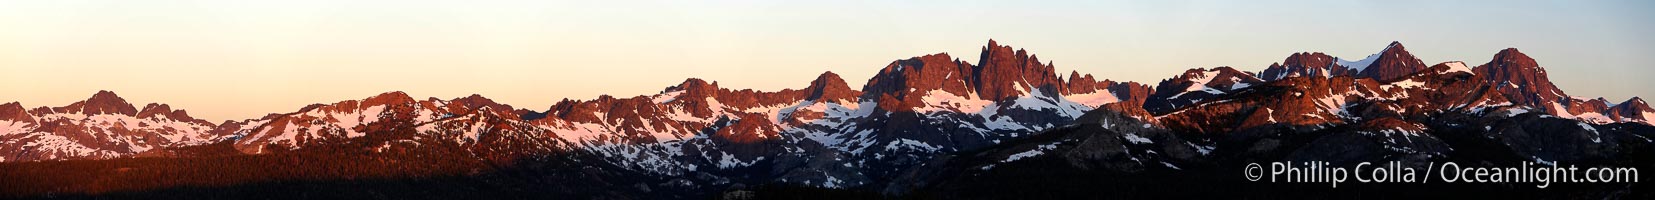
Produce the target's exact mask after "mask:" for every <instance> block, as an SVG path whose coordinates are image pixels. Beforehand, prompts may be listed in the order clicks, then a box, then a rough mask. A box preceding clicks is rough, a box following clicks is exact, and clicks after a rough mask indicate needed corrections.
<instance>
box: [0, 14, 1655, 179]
mask: <svg viewBox="0 0 1655 200" xmlns="http://www.w3.org/2000/svg"><path fill="white" fill-rule="evenodd" d="M1098 77H1101V76H1094V75H1092V74H1082V73H1079V72H1076V71H1071V72H1069V73H1067V74H1064V73H1061V72H1060V71H1058V70H1057V69H1056V67H1055V66H1054V65H1053V64H1052V63H1051V62H1049V61H1047V62H1042V61H1041V60H1040V59H1039V58H1038V56H1036V55H1034V54H1032V53H1029V52H1027V51H1025V50H1023V49H1015V48H1013V47H1010V46H1006V45H1001V44H999V43H998V42H996V41H994V40H990V41H988V44H987V45H985V46H983V48H982V50H981V53H980V54H979V56H978V59H977V60H976V62H975V64H974V63H973V62H967V61H962V60H961V59H960V58H956V57H953V56H951V55H949V54H947V53H938V54H931V55H923V56H918V57H912V58H907V59H899V60H895V61H892V62H890V63H889V64H887V65H885V66H884V67H883V68H881V69H880V70H879V71H878V72H877V73H876V74H875V75H874V76H873V77H871V78H868V79H867V81H866V83H865V84H864V86H863V87H862V88H860V89H854V88H851V87H849V86H848V85H847V84H846V82H845V80H844V79H843V78H841V77H840V76H839V75H838V74H835V73H833V72H824V73H822V74H821V75H820V76H818V77H817V78H816V79H815V80H811V81H809V83H808V84H800V85H801V86H803V87H802V88H801V89H784V90H780V91H756V90H751V89H733V88H725V87H722V86H720V85H719V84H718V82H716V81H711V82H710V81H707V80H701V79H695V78H690V79H687V80H685V81H683V82H682V83H680V84H678V85H673V86H668V87H666V88H664V89H663V90H662V91H661V92H659V93H655V94H645V95H638V96H631V97H615V96H609V95H604V96H599V97H597V98H595V99H589V100H571V99H563V100H561V101H557V103H555V104H553V105H552V106H551V107H549V108H544V109H538V110H536V109H526V108H516V107H513V106H511V105H507V104H501V103H498V102H495V101H493V100H490V99H488V98H486V97H483V96H480V95H471V96H466V97H459V98H452V99H439V98H426V99H416V98H414V97H410V96H408V95H407V94H405V93H402V92H387V93H382V94H378V95H373V96H369V97H366V98H362V99H359V100H343V101H338V102H331V103H317V104H312V105H309V106H305V107H303V108H298V109H296V110H293V111H288V112H285V113H272V114H269V115H266V116H264V117H262V118H257V119H245V120H231V121H223V122H217V123H214V122H210V121H206V120H201V119H196V118H193V117H191V116H190V115H189V114H188V112H186V111H184V110H175V109H173V108H171V107H170V106H168V105H166V104H159V103H150V104H147V105H145V106H143V107H142V108H141V109H140V108H138V107H136V106H133V105H132V104H131V103H129V102H127V101H126V100H124V99H122V98H121V97H119V96H118V95H116V94H115V93H114V92H109V91H100V92H98V93H96V94H94V95H92V97H91V98H88V99H87V100H84V101H80V102H75V103H71V104H69V105H66V106H61V107H45V106H42V107H36V108H27V107H24V106H23V105H22V104H21V103H18V102H12V103H7V104H3V105H0V141H3V142H0V163H4V164H0V168H3V169H8V170H0V171H4V172H0V179H6V180H37V181H35V182H33V183H35V184H38V185H29V186H27V187H8V188H6V189H0V193H3V194H13V195H9V196H24V197H28V196H35V195H42V194H66V193H67V194H93V195H96V194H105V193H107V192H133V191H149V190H158V189H160V190H165V189H167V188H178V187H183V186H191V187H200V186H202V185H207V186H218V187H240V186H238V185H245V184H255V183H268V182H273V181H275V180H286V179H281V178H280V177H281V176H299V177H312V178H306V179H303V180H307V181H318V180H354V179H357V178H363V179H368V178H381V179H384V178H398V179H399V180H400V179H402V178H416V179H418V178H421V177H489V178H482V179H483V180H496V179H511V180H519V178H521V179H524V180H522V181H521V182H512V183H513V184H509V185H512V186H520V187H525V188H544V187H562V186H569V187H571V188H578V187H575V186H570V185H593V184H592V182H601V183H599V184H595V185H597V186H591V187H596V188H591V189H579V190H576V189H566V190H548V191H555V192H548V193H553V194H555V195H575V196H584V197H612V198H687V197H702V196H711V195H738V196H739V195H748V194H749V193H742V192H745V191H750V190H754V188H763V187H760V186H767V185H783V184H785V185H797V186H801V187H808V188H827V189H834V190H847V191H868V192H877V193H880V194H884V195H914V194H919V195H937V196H942V197H967V198H969V197H987V196H969V195H971V194H977V193H983V192H984V191H991V190H983V189H986V188H993V187H1001V186H1003V185H1005V184H1010V183H1019V182H1020V181H1017V180H1010V179H1011V178H1007V177H1003V176H999V175H996V174H1006V173H1012V172H1016V174H1023V175H1026V173H1028V172H1026V171H1028V170H1030V169H1062V170H1054V171H1064V172H1069V171H1073V172H1076V173H1082V174H1084V173H1095V172H1107V174H1111V175H1110V177H1112V178H1121V177H1117V176H1118V175H1119V174H1156V173H1161V174H1162V175H1161V176H1174V175H1165V174H1169V172H1179V171H1200V170H1213V171H1222V170H1228V169H1229V168H1226V167H1229V166H1233V165H1234V164H1236V163H1238V162H1240V161H1252V160H1271V159H1298V160H1306V159H1309V160H1325V161H1329V162H1333V163H1337V164H1354V163H1355V162H1361V161H1391V160H1395V161H1405V162H1406V163H1413V164H1417V163H1422V162H1430V161H1442V160H1455V161H1479V162H1484V163H1503V162H1509V161H1532V162H1544V163H1558V162H1568V163H1601V164H1606V165H1611V164H1627V163H1639V162H1641V161H1639V160H1643V159H1642V158H1638V155H1643V154H1641V152H1644V151H1647V150H1655V149H1651V146H1649V143H1650V139H1649V138H1650V137H1655V128H1652V126H1651V125H1652V124H1655V121H1652V120H1655V109H1652V108H1651V107H1650V106H1649V105H1648V104H1647V103H1646V102H1645V101H1644V100H1642V99H1640V98H1637V97H1634V98H1632V99H1628V100H1624V101H1620V102H1611V101H1609V100H1606V99H1603V98H1585V97H1575V96H1569V95H1567V94H1566V93H1564V92H1563V91H1562V90H1561V89H1558V88H1557V87H1556V86H1555V85H1553V84H1552V82H1551V81H1550V80H1549V79H1547V73H1546V70H1545V69H1543V68H1542V67H1541V66H1540V65H1539V64H1537V62H1536V61H1535V60H1534V59H1533V58H1530V57H1529V56H1527V55H1525V54H1523V53H1522V52H1520V51H1518V50H1517V49H1515V48H1511V49H1503V50H1499V51H1498V52H1496V53H1495V54H1494V55H1493V56H1492V58H1491V59H1490V60H1489V61H1487V62H1484V63H1482V64H1477V65H1475V66H1472V65H1468V64H1467V63H1466V62H1462V61H1449V62H1440V63H1436V64H1426V63H1425V62H1423V61H1421V60H1420V59H1419V58H1417V57H1415V56H1414V55H1412V54H1410V53H1409V52H1408V51H1407V49H1406V48H1405V47H1404V46H1403V45H1402V44H1401V43H1398V42H1392V43H1390V44H1389V45H1387V46H1386V47H1385V48H1384V49H1382V50H1380V51H1378V52H1376V53H1374V54H1372V55H1368V56H1366V57H1362V58H1360V59H1346V58H1340V57H1334V56H1331V55H1327V54H1324V53H1320V52H1302V53H1293V54H1291V55H1289V56H1288V57H1287V58H1286V59H1285V60H1283V61H1282V62H1280V63H1273V64H1270V65H1269V66H1268V67H1265V68H1264V69H1263V70H1262V71H1260V72H1257V73H1255V72H1249V71H1244V70H1241V69H1237V68H1233V67H1226V66H1220V67H1213V68H1210V69H1209V68H1198V69H1189V70H1187V71H1185V72H1184V73H1182V74H1177V75H1174V76H1172V77H1171V78H1167V79H1164V80H1161V81H1160V82H1159V83H1155V84H1145V83H1137V82H1130V81H1114V80H1108V79H1103V80H1099V79H1100V78H1098ZM341 155H345V156H341ZM1642 157H1649V156H1642ZM241 158H248V159H253V160H260V161H237V160H236V159H241ZM323 158H326V159H339V158H351V159H350V160H360V161H329V162H316V163H325V164H317V165H321V166H331V165H350V166H381V165H384V166H402V165H406V164H410V163H426V162H434V163H427V164H430V165H444V167H432V168H430V169H425V168H420V169H406V170H404V169H400V168H398V169H395V170H393V169H362V170H364V171H369V172H373V173H365V174H377V173H378V172H383V171H396V172H394V173H392V172H384V173H385V174H383V175H362V176H361V177H357V176H355V175H340V174H334V173H333V172H328V173H321V172H307V171H294V172H284V173H280V174H279V175H269V176H268V177H267V176H260V175H247V176H249V177H242V178H222V179H211V180H195V179H198V178H189V177H191V176H195V175H199V174H197V173H204V172H199V171H212V170H208V169H218V170H248V171H252V172H250V173H258V172H259V171H281V169H275V168H281V166H263V165H247V166H243V165H234V164H224V165H225V166H229V167H225V166H207V165H214V163H219V162H260V163H263V162H278V163H289V164H291V163H304V161H305V160H306V159H323ZM261 159H270V160H279V161H266V160H261ZM154 160H160V161H154ZM166 160H190V161H191V162H182V161H179V162H178V163H198V162H199V164H153V163H149V162H151V161H154V162H164V161H166ZM202 160H207V161H202ZM419 160H424V161H419ZM430 160H438V161H441V162H435V161H430ZM140 161H141V162H140ZM1623 161H1624V162H1623ZM367 162H373V163H379V164H364V163H367ZM60 163H61V164H65V165H68V164H80V165H88V166H91V167H80V168H64V169H59V170H66V169H82V170H83V171H78V172H72V173H94V174H96V173H111V174H116V173H130V171H132V170H137V171H140V172H139V173H154V174H163V175H171V176H161V177H171V178H160V179H168V180H171V181H159V182H160V183H138V182H143V180H146V179H156V177H155V176H123V175H109V176H93V177H83V178H76V179H70V178H63V179H65V180H61V181H38V180H56V179H57V178H54V177H48V176H50V175H52V174H61V173H71V172H65V171H54V169H53V168H54V167H47V166H57V165H58V164H60ZM146 163H147V164H146ZM387 163H388V164H387ZM396 163H403V164H396ZM548 163H553V164H548ZM1643 164H1647V163H1643ZM447 165H453V166H447ZM1628 165H1641V164H1628ZM146 166H167V167H173V168H179V167H182V168H200V170H193V172H192V170H186V171H169V170H161V169H155V168H153V167H146ZM221 168H228V169H221ZM144 170H153V171H154V172H142V171H144ZM88 171H90V172H88ZM348 172H355V171H348ZM503 172H513V173H503ZM554 172H555V173H554ZM571 173H573V174H583V175H570V174H571ZM1189 173H1195V172H1189ZM295 174H297V175H295ZM345 174H350V173H345ZM500 174H509V175H500ZM1170 174H1176V173H1170ZM1214 176H1234V175H1233V174H1227V173H1220V174H1219V175H1214ZM238 177H239V176H238ZM271 177H277V178H271ZM500 177H516V178H500ZM522 177H531V178H522ZM1010 177H1015V176H1010ZM1023 177H1028V176H1023ZM1036 177H1038V176H1036ZM1234 177H1239V176H1234ZM1050 178H1054V179H1063V178H1064V177H1061V176H1053V177H1050ZM115 179H119V180H115ZM431 179H435V180H447V179H438V178H431ZM1123 180H1137V179H1126V178H1123ZM89 182H120V183H131V184H113V185H100V184H89ZM275 182H279V181H275ZM480 182H488V183H494V182H497V181H480ZM1208 182H1212V181H1208ZM1218 182H1222V181H1218ZM1077 187H1078V186H1077ZM1628 188H1629V189H1628V190H1631V189H1630V188H1632V187H1628ZM514 191H516V190H514ZM1643 191H1648V190H1643ZM517 192H519V193H521V192H522V191H517ZM531 193H532V192H531ZM511 194H517V193H511ZM1592 194H1597V193H1592ZM1639 194H1641V193H1639ZM983 195H989V196H993V194H983ZM1641 195H1647V194H1641Z"/></svg>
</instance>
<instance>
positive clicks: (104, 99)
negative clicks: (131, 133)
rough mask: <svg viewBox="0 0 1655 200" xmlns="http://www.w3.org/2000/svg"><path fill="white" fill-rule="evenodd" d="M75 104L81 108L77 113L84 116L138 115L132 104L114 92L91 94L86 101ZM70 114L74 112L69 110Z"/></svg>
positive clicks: (104, 91) (103, 91) (100, 91)
mask: <svg viewBox="0 0 1655 200" xmlns="http://www.w3.org/2000/svg"><path fill="white" fill-rule="evenodd" d="M77 104H80V105H79V106H81V107H80V110H79V111H80V112H81V113H82V114H86V115H95V114H123V115H137V114H138V109H137V108H133V107H132V104H130V103H127V102H126V99H124V98H121V96H120V95H116V94H115V92H111V91H108V90H98V93H96V94H92V97H91V98H87V99H86V101H81V102H78V103H77ZM73 106H74V104H71V107H73ZM70 112H74V110H72V109H71V111H70Z"/></svg>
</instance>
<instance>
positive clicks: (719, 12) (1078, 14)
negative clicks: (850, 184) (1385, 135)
mask: <svg viewBox="0 0 1655 200" xmlns="http://www.w3.org/2000/svg"><path fill="white" fill-rule="evenodd" d="M1651 2H1652V1H1632V0H1628V1H1337V2H1324V1H1305V2H1260V1H1222V2H1219V1H1214V2H1206V1H1201V2H1184V1H1177V2H1162V1H1156V2H1090V1H1087V2H1068V1H1055V2H1029V1H912V2H885V1H863V2H816V1H810V2H804V1H797V2H774V1H754V2H703V1H694V2H681V1H664V2H654V1H646V2H630V1H629V2H618V1H568V2H559V1H551V2H548V1H489V2H481V1H257V2H255V1H118V0H111V1H11V0H0V102H11V101H20V102H22V103H23V105H24V106H26V107H30V108H33V107H39V106H63V105H67V104H69V103H72V102H74V101H79V100H84V99H86V98H87V97H90V96H91V95H92V94H93V93H95V92H96V91H98V90H111V91H115V92H116V93H118V94H120V95H121V96H122V97H125V98H126V99H127V100H128V101H130V102H132V103H133V104H135V105H136V106H140V107H141V106H143V104H145V103H149V102H160V103H167V104H171V105H172V107H173V108H175V109H186V110H189V112H190V113H191V114H192V115H195V116H196V117H199V118H204V119H208V120H212V121H215V122H216V121H221V120H227V119H234V120H240V119H246V118H255V117H259V116H263V115H264V114H266V113H273V112H292V111H296V110H297V109H299V108H301V107H303V106H304V105H307V104H311V103H332V102H337V101H342V100H349V99H361V98H365V97H368V96H372V95H375V94H378V93H382V92H386V91H406V92H407V93H409V94H410V95H412V96H415V98H420V99H423V98H425V97H438V98H441V99H451V98H455V97H461V96H466V95H470V94H473V93H476V94H482V95H484V96H487V97H490V98H493V99H495V100H496V101H499V102H502V103H507V104H511V105H513V106H516V107H519V108H528V109H532V110H544V109H546V108H547V107H548V106H550V105H551V104H552V103H555V102H556V101H557V100H559V99H563V98H570V99H593V98H596V97H597V96H598V95H602V94H610V95H614V96H618V97H631V96H637V95H646V94H654V93H656V92H658V91H660V90H661V89H662V88H664V87H666V86H670V85H674V84H677V83H679V82H681V81H683V80H684V79H685V78H690V77H698V78H703V79H708V80H714V81H718V82H720V85H721V86H724V87H728V88H753V89H759V90H766V91H772V90H779V89H783V88H803V87H805V86H807V85H809V81H810V80H811V79H812V78H814V77H816V75H818V74H820V73H822V72H823V71H833V72H836V73H839V74H840V75H842V76H843V77H844V78H845V79H846V81H847V82H849V83H850V84H851V86H852V87H855V88H860V87H861V85H862V84H863V83H865V82H866V80H867V79H868V78H870V77H871V76H872V75H873V74H874V73H875V72H876V71H877V70H879V69H880V68H881V67H883V66H884V65H885V64H888V63H890V62H891V61H893V60H897V59H904V58H909V57H914V56H920V55H925V54H932V53H940V52H948V53H949V54H950V55H954V56H955V57H959V58H961V60H967V61H972V62H973V63H975V61H976V60H977V54H978V51H979V48H981V46H983V45H984V44H986V42H987V40H988V39H990V38H993V39H995V40H997V41H1000V43H1001V44H1006V45H1012V46H1013V47H1017V48H1024V49H1028V50H1029V51H1030V52H1032V53H1035V54H1038V55H1039V56H1040V58H1041V59H1042V60H1048V61H1054V62H1055V63H1056V65H1057V68H1058V70H1059V71H1063V72H1064V73H1063V75H1067V72H1068V71H1070V70H1076V71H1080V72H1081V73H1091V74H1093V75H1094V76H1099V77H1101V78H1108V79H1114V80H1128V81H1139V82H1145V83H1149V84H1154V83H1155V82H1157V81H1158V80H1160V79H1164V78H1169V77H1172V76H1174V75H1177V74H1178V73H1179V72H1182V71H1183V70H1185V69H1189V68H1195V67H1216V66H1232V67H1237V68H1239V69H1243V70H1248V71H1260V70H1263V69H1264V68H1265V67H1266V66H1268V65H1270V63H1274V62H1281V60H1282V59H1284V58H1286V57H1287V56H1288V55H1289V54H1292V53H1294V52H1301V51H1319V52H1326V53H1329V54H1332V55H1335V56H1339V57H1345V58H1347V59H1359V58H1361V57H1365V56H1367V55H1368V54H1372V53H1375V52H1377V51H1379V50H1380V49H1382V48H1384V47H1385V45H1386V44H1387V43H1390V42H1391V41H1401V42H1402V43H1403V44H1404V45H1406V46H1407V47H1408V49H1409V51H1411V52H1413V53H1414V54H1415V55H1416V56H1418V57H1420V58H1421V59H1424V61H1425V62H1426V63H1427V64H1435V63H1439V62H1444V61H1455V60H1462V61H1466V62H1467V63H1469V64H1472V65H1476V64H1481V63H1485V62H1488V60H1489V59H1490V58H1491V57H1492V56H1493V54H1494V53H1495V52H1497V51H1498V50H1500V49H1504V48H1507V47H1516V48H1519V49H1522V51H1523V52H1524V53H1527V54H1528V55H1529V56H1532V57H1534V58H1535V59H1536V60H1538V61H1539V63H1540V64H1541V66H1543V67H1545V68H1546V69H1547V70H1548V71H1549V72H1550V73H1549V74H1550V77H1551V78H1552V80H1553V82H1555V83H1556V84H1557V85H1558V86H1559V87H1560V88H1562V89H1563V90H1565V91H1567V92H1568V93H1569V94H1570V95H1575V96H1586V97H1599V96H1602V97H1607V98H1609V99H1610V100H1612V101H1616V102H1619V101H1621V100H1625V99H1626V98H1630V97H1632V96H1644V97H1651V95H1655V89H1652V88H1651V87H1649V86H1651V85H1655V81H1652V80H1651V78H1650V77H1649V76H1650V75H1655V64H1651V62H1649V60H1650V59H1648V56H1649V55H1655V47H1652V45H1655V39H1651V38H1650V36H1652V35H1655V23H1652V19H1655V14H1652V12H1649V11H1650V10H1655V3H1651Z"/></svg>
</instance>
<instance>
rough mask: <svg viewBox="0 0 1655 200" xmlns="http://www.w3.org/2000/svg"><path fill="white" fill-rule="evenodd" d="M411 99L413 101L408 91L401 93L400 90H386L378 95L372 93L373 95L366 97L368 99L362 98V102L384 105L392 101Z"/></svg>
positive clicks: (407, 100)
mask: <svg viewBox="0 0 1655 200" xmlns="http://www.w3.org/2000/svg"><path fill="white" fill-rule="evenodd" d="M413 101H414V98H413V97H409V96H408V93H403V92H402V91H391V92H386V93H380V94H379V95H374V96H373V97H368V99H364V100H363V101H362V102H363V104H365V105H385V104H391V103H393V102H413Z"/></svg>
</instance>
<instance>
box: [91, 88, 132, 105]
mask: <svg viewBox="0 0 1655 200" xmlns="http://www.w3.org/2000/svg"><path fill="white" fill-rule="evenodd" d="M86 100H87V101H99V100H119V101H122V102H125V101H126V99H122V98H121V96H120V95H116V94H115V92H111V91H108V90H98V93H96V94H92V98H87V99H86Z"/></svg>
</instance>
